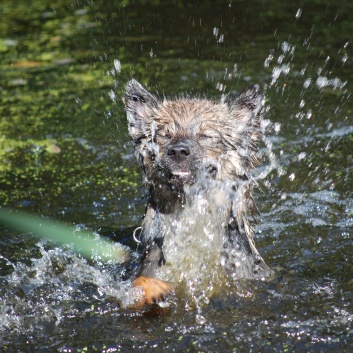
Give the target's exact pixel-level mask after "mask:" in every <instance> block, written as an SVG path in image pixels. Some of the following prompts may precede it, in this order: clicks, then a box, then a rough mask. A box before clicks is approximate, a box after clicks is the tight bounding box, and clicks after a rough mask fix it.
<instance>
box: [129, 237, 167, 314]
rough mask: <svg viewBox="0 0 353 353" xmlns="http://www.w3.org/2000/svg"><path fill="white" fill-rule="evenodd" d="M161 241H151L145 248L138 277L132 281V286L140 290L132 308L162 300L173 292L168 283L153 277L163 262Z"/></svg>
mask: <svg viewBox="0 0 353 353" xmlns="http://www.w3.org/2000/svg"><path fill="white" fill-rule="evenodd" d="M161 243H162V242H161V241H153V242H152V244H150V245H148V246H146V248H145V251H144V254H143V257H142V260H141V267H140V270H139V272H138V277H137V278H136V279H135V280H134V281H133V283H132V286H133V287H135V288H136V287H139V288H140V289H141V290H142V291H140V292H139V293H138V294H137V297H136V298H135V304H134V305H133V307H134V308H142V307H143V306H145V305H151V304H156V303H158V302H161V301H164V300H165V298H166V297H167V296H168V295H170V294H172V292H173V288H172V286H171V285H170V284H169V283H167V282H164V281H162V280H160V279H157V278H155V277H154V276H155V273H156V270H157V269H158V267H160V266H163V265H164V264H165V259H164V256H163V252H162V248H161Z"/></svg>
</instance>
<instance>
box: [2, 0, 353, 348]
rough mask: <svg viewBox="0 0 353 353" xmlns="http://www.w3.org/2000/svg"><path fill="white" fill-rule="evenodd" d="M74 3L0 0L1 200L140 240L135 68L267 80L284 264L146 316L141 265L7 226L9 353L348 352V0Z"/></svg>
mask: <svg viewBox="0 0 353 353" xmlns="http://www.w3.org/2000/svg"><path fill="white" fill-rule="evenodd" d="M61 5H63V6H61ZM64 5H65V1H59V3H58V5H57V7H56V8H55V9H54V8H51V7H50V8H49V7H48V6H46V5H45V4H44V2H42V1H38V2H36V6H35V7H33V8H32V7H30V6H31V5H28V2H18V4H17V6H16V9H14V8H12V5H10V4H5V5H4V11H5V13H6V16H5V17H4V21H11V23H10V22H9V23H8V22H6V23H7V24H8V26H7V27H6V28H5V27H1V26H0V30H1V31H2V35H1V39H0V51H1V52H2V54H3V58H4V60H2V64H1V73H2V82H1V83H0V85H1V87H0V89H1V90H2V95H1V98H0V100H1V110H0V111H1V121H0V136H1V137H0V144H1V151H0V156H1V161H0V175H1V178H0V198H1V204H6V205H7V206H12V207H21V208H24V209H26V210H29V211H33V212H35V213H38V214H43V215H47V216H50V217H53V218H61V219H63V220H64V221H66V222H68V223H75V224H77V223H82V224H85V225H86V226H88V227H91V228H93V229H97V228H101V230H102V229H103V228H104V229H103V231H102V232H103V233H109V234H113V233H114V234H117V236H116V238H117V240H121V241H123V242H125V243H126V244H128V245H129V246H130V247H132V248H133V249H134V250H135V247H136V245H134V244H133V242H132V241H131V238H130V240H128V241H127V240H126V239H125V235H126V234H125V232H126V231H127V230H128V233H129V234H132V232H131V231H130V229H134V228H135V227H137V226H138V225H139V224H140V223H141V216H142V214H143V208H144V204H145V199H144V191H143V190H142V189H140V188H139V187H138V186H137V185H138V183H139V176H138V174H137V172H136V165H135V164H134V161H133V158H132V151H131V145H129V144H128V143H126V141H127V140H128V138H127V136H126V123H125V115H124V113H123V111H122V107H121V105H120V95H121V88H122V87H123V86H124V84H125V82H126V81H127V80H128V78H129V77H131V76H134V77H136V78H137V79H140V80H141V81H142V82H143V83H146V84H148V85H149V86H150V87H151V88H152V89H158V91H159V92H160V93H162V94H163V93H164V94H166V95H172V94H176V93H178V92H188V93H194V92H199V93H201V94H205V95H206V96H210V97H216V98H217V97H219V96H220V95H221V93H223V92H229V91H231V90H234V89H239V90H241V89H243V88H244V87H245V86H246V85H248V84H252V83H259V84H260V86H261V87H262V89H263V91H265V92H266V96H267V107H268V111H267V116H266V118H267V119H268V121H269V122H270V123H269V124H268V125H267V126H266V130H267V137H266V140H265V145H264V147H263V149H262V152H263V157H262V162H263V165H262V166H260V167H259V169H258V171H259V175H258V176H257V181H258V183H259V188H258V190H257V195H256V199H257V201H258V206H259V209H260V211H261V216H262V223H261V225H260V226H259V227H258V229H257V247H258V249H259V250H260V252H261V254H262V255H263V256H264V258H265V260H266V263H267V264H269V265H270V266H271V267H272V268H273V269H274V270H275V271H276V274H277V275H276V277H275V278H274V279H273V280H270V281H267V282H251V283H248V284H245V285H246V288H247V289H248V293H250V294H251V295H243V296H239V295H233V294H229V293H225V294H224V295H223V296H220V297H217V298H213V299H211V300H210V303H209V304H208V305H207V306H205V307H202V308H201V309H199V310H194V309H191V308H188V307H187V305H186V304H187V303H186V302H185V299H183V298H177V299H175V302H173V305H172V306H171V307H170V308H169V311H168V312H167V313H165V314H164V315H161V316H146V315H142V314H141V313H135V312H130V311H127V310H122V309H121V303H123V304H124V300H125V298H126V289H127V288H128V285H129V282H128V281H127V280H126V278H127V275H128V274H129V273H131V272H133V269H134V262H132V263H131V264H129V266H128V267H124V266H120V265H117V264H113V263H108V264H103V263H100V262H99V261H93V260H90V261H88V260H85V259H83V258H81V257H79V256H76V255H73V254H72V253H71V252H70V251H69V250H68V249H65V248H52V247H50V246H48V245H47V244H46V245H43V244H42V243H37V241H36V240H34V239H33V238H32V237H31V236H29V235H28V234H25V233H13V232H10V231H9V230H8V229H5V228H1V232H0V274H1V277H0V283H1V285H0V347H1V349H2V351H9V352H12V351H13V352H15V351H16V352H17V351H21V352H30V351H33V349H34V348H35V349H36V351H42V352H45V351H59V352H69V351H72V352H82V351H84V350H87V351H105V352H108V351H109V352H113V351H119V350H120V351H124V352H131V351H139V350H140V351H141V350H143V351H146V352H149V351H151V352H156V351H162V350H163V351H165V350H171V351H172V350H174V351H177V352H185V351H192V350H194V351H219V352H223V351H266V352H273V351H280V352H284V351H333V350H335V351H340V352H350V351H351V350H352V347H353V323H352V321H353V304H352V303H353V270H352V266H351V265H350V261H351V257H352V255H351V254H352V251H353V236H352V234H353V233H352V227H353V196H352V187H351V185H353V180H352V175H353V153H352V151H353V138H352V136H353V121H352V111H353V106H352V103H351V99H350V96H351V90H352V89H351V82H350V77H351V69H352V59H351V49H350V45H351V44H350V43H349V42H348V39H349V38H350V35H351V33H352V30H353V28H352V23H351V19H350V18H349V15H348V14H349V13H351V11H350V10H351V3H350V2H349V1H341V2H340V4H336V3H332V4H328V3H326V2H325V1H316V2H315V3H310V4H309V3H305V4H303V5H302V6H300V7H299V5H297V4H294V3H293V4H287V3H285V2H283V3H280V2H275V1H269V2H266V3H265V4H264V3H263V2H261V1H255V2H253V3H244V2H240V1H235V2H234V1H233V2H229V1H228V2H223V1H217V2H212V3H205V4H204V6H197V5H195V4H186V3H185V2H182V1H176V2H175V3H173V4H169V5H168V6H166V5H163V4H153V2H152V3H148V4H147V3H146V4H145V3H142V2H141V3H136V2H135V3H131V4H128V3H126V4H125V5H123V4H122V5H121V6H120V5H119V4H116V3H115V2H113V3H105V2H100V3H90V4H89V5H87V6H81V5H79V4H78V3H75V4H71V5H70V7H67V6H66V5H65V6H64ZM28 7H29V8H28ZM113 68H114V69H113ZM112 92H113V93H112ZM116 125H117V128H116ZM106 227H111V228H112V229H108V228H106ZM110 231H111V232H110ZM133 260H136V259H133ZM246 293H247V292H245V294H246ZM186 309H187V310H186Z"/></svg>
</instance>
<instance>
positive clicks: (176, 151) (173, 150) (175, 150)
mask: <svg viewBox="0 0 353 353" xmlns="http://www.w3.org/2000/svg"><path fill="white" fill-rule="evenodd" d="M167 153H168V156H170V157H171V158H172V159H173V160H175V161H176V162H178V163H179V162H182V161H184V160H186V159H187V158H188V156H189V155H190V148H189V146H188V144H187V143H186V142H184V141H179V142H177V143H175V144H173V145H169V146H168V150H167Z"/></svg>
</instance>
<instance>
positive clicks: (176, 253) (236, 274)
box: [125, 80, 270, 291]
mask: <svg viewBox="0 0 353 353" xmlns="http://www.w3.org/2000/svg"><path fill="white" fill-rule="evenodd" d="M262 108H263V96H262V95H261V94H260V93H259V91H258V88H257V86H251V87H249V88H247V89H246V90H245V91H244V92H242V93H240V94H238V95H236V96H230V95H229V96H227V97H225V98H224V99H222V100H221V101H220V102H216V101H211V100H207V99H195V98H180V99H176V100H167V99H163V100H159V99H158V98H157V97H155V96H153V95H152V94H151V93H149V92H148V91H147V90H146V89H145V88H144V87H143V86H141V85H140V84H139V83H138V82H137V81H135V80H131V81H130V82H129V83H128V85H127V88H126V93H125V109H126V112H127V118H128V124H129V133H130V135H131V137H132V138H133V140H134V143H135V154H136V157H137V159H138V161H139V163H140V164H141V166H142V169H143V177H144V183H145V185H146V187H147V188H148V190H149V193H150V196H149V201H148V204H147V208H146V215H145V219H144V222H143V225H142V232H141V235H142V242H143V245H144V252H143V256H142V261H141V267H140V270H139V273H138V275H139V276H143V277H152V278H158V279H160V280H163V281H168V282H171V283H172V284H173V286H174V287H178V285H179V284H180V283H184V284H186V286H187V287H192V288H194V289H195V288H198V290H200V291H204V290H205V289H206V288H207V289H208V290H210V291H212V290H213V289H214V288H216V287H219V286H222V285H224V284H227V283H229V280H230V279H233V280H234V279H240V278H263V277H265V276H267V275H268V274H269V272H270V270H269V268H268V267H267V265H266V264H265V262H264V260H263V259H262V257H261V256H260V254H259V253H258V251H257V250H256V248H255V244H254V241H253V227H252V223H253V221H254V220H255V217H256V216H257V215H258V213H257V209H256V206H255V203H254V200H253V197H252V194H251V189H252V186H253V184H254V181H253V177H252V175H251V171H252V169H253V168H254V167H255V165H256V164H257V159H256V152H257V145H256V144H257V141H258V139H259V138H260V135H261V134H260V119H261V111H262Z"/></svg>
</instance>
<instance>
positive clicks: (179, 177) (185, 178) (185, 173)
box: [169, 169, 194, 185]
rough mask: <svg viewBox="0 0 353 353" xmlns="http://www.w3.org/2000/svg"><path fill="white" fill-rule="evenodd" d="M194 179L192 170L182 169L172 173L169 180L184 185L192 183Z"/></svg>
mask: <svg viewBox="0 0 353 353" xmlns="http://www.w3.org/2000/svg"><path fill="white" fill-rule="evenodd" d="M193 179H194V178H193V176H192V173H191V171H190V170H185V169H180V170H175V171H173V172H171V173H170V178H169V182H170V183H171V184H174V185H180V184H182V185H184V184H190V183H192V182H193Z"/></svg>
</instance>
